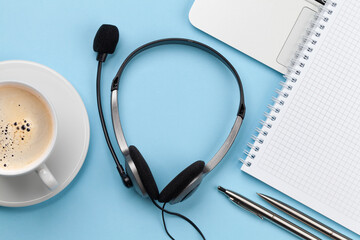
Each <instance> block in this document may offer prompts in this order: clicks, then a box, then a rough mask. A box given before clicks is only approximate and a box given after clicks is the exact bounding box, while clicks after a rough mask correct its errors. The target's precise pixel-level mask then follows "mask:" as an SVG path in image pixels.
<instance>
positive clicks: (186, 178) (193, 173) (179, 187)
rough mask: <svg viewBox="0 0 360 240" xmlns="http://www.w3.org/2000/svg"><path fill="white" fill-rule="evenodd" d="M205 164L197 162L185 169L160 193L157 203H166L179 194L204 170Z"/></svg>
mask: <svg viewBox="0 0 360 240" xmlns="http://www.w3.org/2000/svg"><path fill="white" fill-rule="evenodd" d="M204 167H205V163H204V162H203V161H197V162H194V163H193V164H191V165H190V166H188V167H187V168H185V170H183V171H182V172H181V173H179V174H178V175H177V176H176V177H175V178H174V179H173V180H171V182H170V183H169V184H168V185H167V186H166V187H165V188H164V190H162V191H161V193H160V195H159V202H162V203H167V202H169V201H171V200H172V199H175V198H176V197H178V196H179V194H180V193H181V192H182V191H183V190H184V189H185V188H186V187H187V186H188V185H189V184H190V183H191V182H192V181H193V180H194V179H195V178H196V177H197V176H199V174H200V173H202V171H203V170H204Z"/></svg>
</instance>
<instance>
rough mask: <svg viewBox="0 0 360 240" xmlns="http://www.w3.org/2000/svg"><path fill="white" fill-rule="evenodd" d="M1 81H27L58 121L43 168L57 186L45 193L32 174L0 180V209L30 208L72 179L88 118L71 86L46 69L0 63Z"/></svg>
mask: <svg viewBox="0 0 360 240" xmlns="http://www.w3.org/2000/svg"><path fill="white" fill-rule="evenodd" d="M4 80H19V81H24V82H31V83H32V84H33V85H34V86H36V88H37V89H39V90H40V92H43V93H44V95H46V97H47V98H48V99H49V101H50V102H51V103H52V104H53V106H54V109H55V111H56V115H57V118H58V138H57V142H56V145H55V148H54V150H53V152H52V153H51V156H50V159H49V160H48V161H47V166H48V167H49V169H50V170H51V172H52V173H53V174H54V176H55V178H56V179H57V180H58V182H59V186H58V187H57V188H56V189H55V190H53V191H50V190H48V188H47V187H46V186H45V185H44V183H42V181H41V180H40V178H39V176H37V174H36V173H34V172H33V173H30V174H28V175H24V176H20V177H0V206H7V207H24V206H30V205H34V204H37V203H41V202H43V201H45V200H47V199H49V198H51V197H53V196H55V195H56V194H58V193H59V192H61V191H62V190H63V189H64V188H65V187H66V186H67V185H69V184H70V183H71V181H72V180H73V179H74V178H75V176H76V175H77V173H78V172H79V170H80V168H81V166H82V165H83V163H84V161H85V157H86V154H87V151H88V147H89V140H90V127H89V118H88V115H87V112H86V108H85V106H84V103H83V102H82V100H81V98H80V96H79V94H78V93H77V92H76V90H75V89H74V87H73V86H72V85H71V84H70V83H69V82H68V81H67V80H66V79H65V78H64V77H62V76H61V75H60V74H58V73H57V72H55V71H54V70H52V69H50V68H48V67H45V66H43V65H41V64H38V63H33V62H28V61H4V62H0V82H1V81H4Z"/></svg>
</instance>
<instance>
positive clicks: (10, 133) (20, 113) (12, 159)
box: [0, 84, 54, 170]
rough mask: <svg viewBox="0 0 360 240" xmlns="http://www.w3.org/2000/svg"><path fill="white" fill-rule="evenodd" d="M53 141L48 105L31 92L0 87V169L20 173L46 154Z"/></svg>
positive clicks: (9, 85) (23, 88) (1, 85)
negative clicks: (18, 171) (19, 170)
mask: <svg viewBox="0 0 360 240" xmlns="http://www.w3.org/2000/svg"><path fill="white" fill-rule="evenodd" d="M53 137H54V119H53V115H52V111H51V109H50V107H49V105H48V104H47V102H46V101H45V100H44V99H43V97H42V96H40V95H39V94H38V93H36V92H35V91H33V90H32V89H30V88H27V87H25V86H22V85H17V84H0V169H1V170H17V169H22V168H24V167H26V166H27V165H29V164H31V163H33V162H34V161H36V160H37V159H39V158H40V157H42V155H43V154H45V153H46V151H47V150H48V148H49V147H50V144H51V142H52V140H53Z"/></svg>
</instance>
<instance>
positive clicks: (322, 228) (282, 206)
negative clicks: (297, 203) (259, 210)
mask: <svg viewBox="0 0 360 240" xmlns="http://www.w3.org/2000/svg"><path fill="white" fill-rule="evenodd" d="M258 195H259V196H260V197H261V198H262V199H264V200H265V201H267V202H268V203H270V204H271V205H273V206H274V207H276V208H278V209H279V210H281V211H283V212H284V213H286V214H288V215H290V216H292V217H293V218H296V219H297V220H299V221H301V222H303V223H305V224H306V225H308V226H310V227H312V228H314V229H315V230H317V231H319V232H321V233H323V234H325V235H327V236H328V237H330V238H331V239H335V240H351V238H349V237H347V236H345V235H343V234H341V233H339V232H337V231H335V230H334V229H332V228H330V227H328V226H326V225H325V224H323V223H321V222H319V221H317V220H315V219H314V218H312V217H310V216H308V215H306V214H305V213H303V212H300V211H299V210H296V209H295V208H293V207H291V206H289V205H287V204H286V203H283V202H281V201H279V200H276V199H274V198H272V197H269V196H266V195H264V194H260V193H258Z"/></svg>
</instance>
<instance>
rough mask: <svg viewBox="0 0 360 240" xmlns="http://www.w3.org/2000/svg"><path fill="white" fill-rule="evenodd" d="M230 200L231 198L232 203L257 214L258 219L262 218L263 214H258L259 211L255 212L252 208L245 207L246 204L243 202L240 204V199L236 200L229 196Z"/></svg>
mask: <svg viewBox="0 0 360 240" xmlns="http://www.w3.org/2000/svg"><path fill="white" fill-rule="evenodd" d="M230 200H231V201H232V202H233V203H235V204H236V205H238V206H240V207H242V208H244V209H245V210H247V211H249V212H251V213H253V214H255V215H256V216H258V217H259V218H260V219H264V216H262V215H261V214H259V213H258V212H256V211H254V210H253V209H251V208H248V207H246V206H245V205H244V204H242V203H241V202H240V201H238V200H236V199H234V198H232V197H230Z"/></svg>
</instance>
